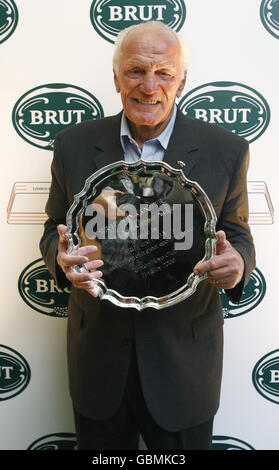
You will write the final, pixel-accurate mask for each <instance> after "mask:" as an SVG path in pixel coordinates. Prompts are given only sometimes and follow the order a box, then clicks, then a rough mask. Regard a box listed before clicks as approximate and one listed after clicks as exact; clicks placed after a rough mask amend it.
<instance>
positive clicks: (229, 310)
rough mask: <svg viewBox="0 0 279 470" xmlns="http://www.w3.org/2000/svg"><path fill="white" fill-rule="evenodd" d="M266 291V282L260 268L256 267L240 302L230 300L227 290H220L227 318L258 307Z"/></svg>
mask: <svg viewBox="0 0 279 470" xmlns="http://www.w3.org/2000/svg"><path fill="white" fill-rule="evenodd" d="M265 293H266V282H265V279H264V277H263V274H262V273H261V271H260V270H259V269H257V268H256V269H255V270H254V271H253V272H252V274H251V277H250V280H249V282H248V284H247V286H246V287H245V289H244V292H243V295H242V298H241V300H240V302H239V303H238V304H234V303H232V302H231V301H230V299H229V298H228V296H227V295H226V293H225V291H224V290H223V289H222V290H220V294H221V300H222V305H223V312H224V317H225V318H235V317H239V316H240V315H244V314H245V313H248V312H250V311H251V310H253V309H254V308H256V307H257V306H258V305H259V303H260V302H261V301H262V300H263V298H264V296H265Z"/></svg>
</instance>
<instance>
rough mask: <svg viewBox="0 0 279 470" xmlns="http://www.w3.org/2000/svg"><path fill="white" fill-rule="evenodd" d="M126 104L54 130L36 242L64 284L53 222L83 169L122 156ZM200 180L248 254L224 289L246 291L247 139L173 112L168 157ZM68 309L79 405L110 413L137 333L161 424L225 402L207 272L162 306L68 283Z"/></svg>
mask: <svg viewBox="0 0 279 470" xmlns="http://www.w3.org/2000/svg"><path fill="white" fill-rule="evenodd" d="M120 119H121V113H120V114H119V115H116V116H112V117H108V118H104V119H100V120H96V121H87V122H82V123H80V124H78V125H75V126H73V127H70V128H68V129H66V130H65V131H62V132H61V133H59V134H58V135H57V137H56V140H55V152H54V159H53V163H52V185H51V190H50V195H49V199H48V202H47V206H46V210H47V213H48V216H49V219H48V220H47V222H46V224H45V230H44V234H43V237H42V239H41V243H40V248H41V252H42V255H43V258H44V261H45V263H46V266H47V268H48V269H49V271H50V273H51V274H52V276H53V277H54V279H55V281H56V283H57V285H58V286H60V287H65V286H66V285H67V282H68V281H67V279H66V278H65V276H64V273H63V272H62V270H61V269H60V267H59V266H58V265H57V263H56V255H57V245H58V236H57V231H56V226H57V224H59V223H65V216H66V212H67V210H68V208H69V206H70V205H71V203H72V201H73V197H74V195H75V194H77V193H78V192H80V191H81V190H82V189H83V186H84V181H85V179H86V178H87V177H88V176H90V175H91V174H92V173H94V171H96V170H97V169H99V168H101V167H103V166H105V165H107V164H109V163H112V162H113V161H118V160H123V150H122V147H121V144H120V136H119V134H120ZM178 160H183V161H184V162H185V163H186V166H185V175H186V176H187V177H188V178H189V179H191V180H194V181H197V182H198V183H199V184H200V185H201V187H202V188H203V189H204V190H205V192H206V193H207V194H208V196H209V198H210V199H211V201H212V203H213V205H214V207H215V211H216V213H217V216H218V223H217V229H222V230H224V231H225V232H226V234H227V238H228V240H229V241H230V242H231V243H232V245H233V246H234V247H235V248H236V249H237V250H238V251H239V252H240V254H241V255H242V257H243V259H244V262H245V274H244V276H243V279H242V281H241V282H240V283H239V284H238V285H237V286H236V287H235V288H234V289H232V290H230V291H227V294H228V295H229V296H230V298H231V300H232V301H233V302H238V301H239V300H240V298H241V295H242V291H243V288H244V286H245V285H246V284H247V282H248V280H249V277H250V274H251V272H252V270H253V269H254V267H255V253H254V245H253V240H252V237H251V233H250V230H249V226H248V223H247V220H248V203H247V190H246V174H247V169H248V162H249V152H248V143H247V141H245V140H244V139H242V138H240V137H238V136H236V135H235V134H233V133H230V132H228V131H226V130H225V129H223V128H221V127H219V126H216V125H212V124H207V123H205V122H201V121H199V120H195V119H190V118H187V117H185V116H183V115H182V113H181V112H180V111H178V113H177V118H176V123H175V127H174V130H173V134H172V136H171V139H170V142H169V145H168V149H167V151H166V153H165V157H164V161H166V162H167V163H169V164H170V165H171V166H173V167H174V168H180V167H179V166H178V164H177V161H178ZM68 313H69V318H68V330H67V335H68V369H69V382H70V393H71V397H72V399H73V402H74V405H75V407H76V408H77V409H78V410H79V411H80V412H81V413H82V414H83V415H85V416H89V417H91V418H93V419H105V418H109V417H110V416H111V415H112V414H113V413H114V412H115V411H116V410H117V408H118V407H119V405H120V402H121V399H122V397H123V393H124V390H125V385H126V378H127V372H128V366H129V360H130V352H131V345H132V340H133V339H134V341H135V345H136V351H137V358H138V365H139V373H140V379H141V384H142V389H143V393H144V397H145V400H146V404H147V407H148V409H149V411H150V413H151V414H152V416H153V418H154V419H155V421H156V422H157V423H158V424H159V425H160V426H161V427H162V428H164V429H166V430H169V431H177V430H181V429H185V428H187V427H189V426H193V425H196V424H199V423H202V422H204V421H206V420H208V419H210V418H211V417H213V416H214V414H215V413H216V411H217V409H218V406H219V396H220V384H221V375H222V343H223V335H222V325H223V314H222V305H221V301H220V295H219V291H218V289H217V288H216V287H212V286H210V285H209V284H208V283H207V282H206V281H202V282H201V283H200V284H199V286H198V289H197V292H196V293H195V294H194V295H192V296H191V297H189V298H188V299H186V300H185V301H183V302H181V303H179V304H177V305H175V306H172V307H169V308H166V309H163V310H160V311H158V310H155V309H151V308H148V309H145V310H143V311H142V312H138V311H136V310H135V309H130V308H128V309H126V308H119V307H116V306H114V305H113V304H111V303H110V302H108V301H107V300H103V301H100V300H99V299H95V298H93V297H91V296H90V295H89V294H88V293H86V292H85V291H82V290H79V289H75V288H74V287H72V289H71V295H70V301H69V309H68Z"/></svg>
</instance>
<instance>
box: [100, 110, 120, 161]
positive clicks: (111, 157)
mask: <svg viewBox="0 0 279 470" xmlns="http://www.w3.org/2000/svg"><path fill="white" fill-rule="evenodd" d="M121 115H122V112H121V113H119V114H117V115H116V116H112V117H111V118H109V119H110V122H109V125H108V126H104V127H105V131H104V132H103V133H102V134H100V136H99V139H98V141H97V142H96V144H95V148H96V150H97V154H96V156H95V157H94V163H95V165H96V167H97V170H99V169H100V168H103V167H104V166H106V165H109V164H111V163H114V162H117V161H120V160H124V152H123V149H122V146H121V142H120V122H121Z"/></svg>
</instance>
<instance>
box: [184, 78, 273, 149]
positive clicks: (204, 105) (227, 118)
mask: <svg viewBox="0 0 279 470" xmlns="http://www.w3.org/2000/svg"><path fill="white" fill-rule="evenodd" d="M178 106H179V108H180V109H181V111H182V112H183V114H185V115H186V116H189V117H192V118H196V119H200V120H202V121H207V122H210V123H214V124H219V125H220V126H222V127H225V128H226V129H228V130H229V131H232V132H235V133H236V134H238V135H240V136H242V137H244V138H245V139H247V140H248V141H249V142H253V141H254V140H256V139H258V138H259V137H260V136H261V135H262V134H263V132H264V131H265V130H266V128H267V126H268V124H269V121H270V109H269V106H268V104H267V102H266V100H265V99H264V97H263V96H262V95H261V94H260V93H259V92H257V91H256V90H254V89H253V88H251V87H248V86H247V85H242V84H241V83H236V82H212V83H206V84H205V85H201V86H199V87H197V88H194V89H193V90H191V91H190V92H189V93H187V94H186V95H185V96H184V97H183V98H182V99H181V100H180V102H179V104H178Z"/></svg>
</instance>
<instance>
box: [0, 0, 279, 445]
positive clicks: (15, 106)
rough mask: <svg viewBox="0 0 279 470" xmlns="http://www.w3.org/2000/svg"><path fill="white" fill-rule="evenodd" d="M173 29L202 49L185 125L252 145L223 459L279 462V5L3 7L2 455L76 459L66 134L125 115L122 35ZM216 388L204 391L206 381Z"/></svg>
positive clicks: (219, 426) (192, 74)
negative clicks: (61, 190)
mask: <svg viewBox="0 0 279 470" xmlns="http://www.w3.org/2000/svg"><path fill="white" fill-rule="evenodd" d="M150 19H153V20H159V21H162V22H165V23H167V24H169V25H170V26H171V27H172V28H173V29H174V30H176V31H178V32H179V33H180V34H181V36H182V38H183V39H184V40H185V42H186V43H187V45H188V49H189V63H190V67H189V71H188V74H187V83H186V87H185V90H184V93H183V95H182V97H181V98H180V100H179V101H178V102H177V104H178V106H179V107H180V109H181V110H182V112H183V113H184V114H185V115H188V116H191V117H194V118H197V119H201V120H204V121H208V122H213V123H216V124H218V125H220V126H223V127H225V128H227V129H229V130H231V131H233V132H236V133H237V134H239V135H242V136H244V137H245V138H246V139H247V140H248V141H249V142H250V154H251V159H250V168H249V173H248V194H249V224H250V227H251V230H252V233H253V236H254V240H255V244H256V251H257V267H256V269H255V271H254V272H253V274H252V276H251V279H250V282H249V284H248V285H247V287H246V289H245V293H244V295H243V298H242V300H241V302H240V304H239V305H234V304H231V303H230V302H229V301H228V299H227V298H226V296H225V294H224V293H223V292H220V295H221V296H222V302H223V311H224V317H225V356H224V374H223V386H222V395H221V405H220V409H219V411H218V414H217V416H216V419H215V425H214V440H213V448H214V449H228V450H230V449H241V450H250V449H256V450H261V449H279V442H278V437H277V436H278V417H279V415H278V413H279V343H278V323H279V320H278V316H277V294H278V285H279V278H278V269H277V264H276V263H277V261H278V254H277V245H278V238H279V233H278V232H279V229H278V222H277V205H278V200H279V198H278V196H279V186H278V182H277V179H278V177H277V175H278V155H277V153H278V150H277V145H276V138H277V137H276V136H277V133H278V124H279V98H278V75H279V73H278V72H279V70H278V68H279V65H278V60H277V58H278V51H279V26H278V25H279V1H278V0H246V1H245V2H243V1H242V0H228V1H226V2H224V1H222V0H211V1H208V2H205V1H203V0H185V1H184V0H153V1H151V0H142V1H141V2H140V5H139V2H136V1H135V0H124V1H123V0H122V1H120V0H106V1H104V0H93V1H92V0H84V1H83V2H79V4H77V2H76V1H74V0H60V1H59V2H57V1H55V0H48V1H43V0H29V1H28V2H25V1H23V0H1V1H0V63H1V89H0V99H1V114H0V125H1V129H2V134H1V144H2V145H1V157H2V158H1V162H2V171H1V175H2V182H1V188H0V191H1V200H2V217H1V234H2V237H3V241H2V257H3V258H4V259H3V266H4V267H5V269H3V268H2V277H3V279H2V282H1V285H2V286H3V290H2V309H1V312H0V316H1V319H0V323H1V338H0V402H1V403H0V408H1V422H2V423H5V425H2V426H1V430H0V449H32V450H33V449H46V448H53V449H74V448H76V441H75V430H74V423H73V415H72V408H71V401H70V398H69V393H68V379H67V365H66V323H67V301H68V297H69V291H68V290H67V289H65V290H64V291H62V290H60V289H58V288H57V286H56V285H55V283H54V281H53V279H52V278H51V276H50V275H49V273H48V271H47V269H46V267H45V265H44V263H43V261H42V259H41V254H40V251H39V248H38V245H39V240H40V237H41V235H42V231H43V223H44V221H45V220H46V214H45V203H46V200H47V196H48V193H49V186H50V180H51V177H50V164H51V160H52V145H53V139H54V137H55V135H56V133H57V132H58V131H60V130H61V129H63V128H65V127H67V126H69V125H74V124H75V123H77V122H80V121H82V120H86V119H99V118H101V117H103V116H108V115H111V114H115V113H116V112H118V111H119V110H120V109H121V103H120V98H119V95H118V94H117V93H116V92H115V90H114V83H113V74H112V55H113V47H114V41H115V38H116V36H117V34H118V32H119V31H120V30H122V29H123V28H125V27H127V26H130V25H132V24H137V23H139V22H142V21H147V20H150ZM200 385H201V387H202V382H201V384H200Z"/></svg>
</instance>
